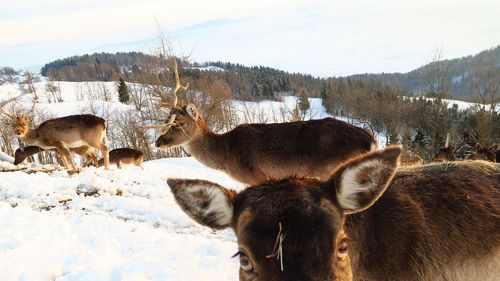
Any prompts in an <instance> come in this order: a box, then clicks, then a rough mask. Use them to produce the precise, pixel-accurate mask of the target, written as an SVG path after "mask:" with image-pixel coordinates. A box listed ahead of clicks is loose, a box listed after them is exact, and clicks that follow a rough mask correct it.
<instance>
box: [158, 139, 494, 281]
mask: <svg viewBox="0 0 500 281" xmlns="http://www.w3.org/2000/svg"><path fill="white" fill-rule="evenodd" d="M400 153H401V149H400V148H399V147H390V148H387V149H385V150H383V151H379V152H373V153H369V154H365V155H362V156H360V157H358V158H355V159H352V160H351V161H349V162H347V163H345V164H344V165H342V166H341V167H339V168H338V169H337V170H335V171H332V174H331V177H330V178H329V179H328V180H326V181H319V180H316V179H310V178H309V179H286V180H282V181H277V182H269V183H265V184H261V185H256V186H252V187H251V188H246V189H244V190H243V191H241V192H239V193H238V192H236V191H234V190H231V189H227V188H224V187H222V186H220V185H218V184H215V183H211V182H207V181H203V180H180V179H170V180H168V184H169V186H170V188H171V190H172V193H173V195H174V197H175V199H176V201H177V203H178V204H179V205H180V207H181V208H182V209H183V210H184V212H186V214H188V215H189V216H190V217H191V218H192V219H194V220H195V221H197V222H198V223H200V224H202V225H204V226H208V227H210V228H212V229H224V228H228V227H229V228H232V230H233V231H234V233H235V234H236V237H237V243H238V252H237V254H236V255H235V256H238V257H239V259H240V280H242V281H261V280H265V281H332V280H342V281H344V280H351V279H353V280H358V281H361V280H363V281H367V280H370V281H402V280H404V281H451V280H453V281H471V280H481V281H495V280H498V277H499V276H500V266H499V265H500V164H495V163H490V162H485V161H458V162H453V163H432V164H427V165H420V166H408V167H402V168H399V169H398V159H399V155H400ZM349 265H350V268H351V270H349ZM350 272H352V276H350Z"/></svg>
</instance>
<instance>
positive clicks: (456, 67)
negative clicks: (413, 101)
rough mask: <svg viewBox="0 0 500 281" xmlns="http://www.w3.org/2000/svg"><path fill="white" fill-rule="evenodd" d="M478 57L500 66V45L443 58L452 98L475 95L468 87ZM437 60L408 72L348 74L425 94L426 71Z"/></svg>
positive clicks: (355, 78)
mask: <svg viewBox="0 0 500 281" xmlns="http://www.w3.org/2000/svg"><path fill="white" fill-rule="evenodd" d="M477 59H483V61H488V62H494V63H495V64H496V65H497V66H498V67H500V45H498V46H496V47H494V48H491V49H489V50H485V51H482V52H480V53H478V54H476V55H469V56H465V57H461V58H455V59H449V60H442V61H440V62H439V63H441V64H442V66H443V68H445V69H446V71H445V72H446V73H445V80H446V82H447V83H449V84H448V85H449V91H448V93H447V95H448V96H449V97H450V98H454V99H461V100H467V101H470V100H472V99H473V98H474V97H473V96H472V94H471V93H470V91H469V90H468V89H467V85H468V82H469V79H470V77H469V71H470V70H471V68H472V67H473V65H474V62H475V61H476V60H477ZM435 63H436V62H431V63H429V64H426V65H424V66H421V67H419V68H417V69H414V70H412V71H410V72H406V73H380V74H371V73H367V74H355V75H350V76H348V77H349V78H351V79H354V80H363V81H373V82H380V83H382V84H386V85H388V86H391V87H395V88H398V89H400V90H403V91H408V92H411V93H413V94H414V95H420V94H425V93H426V92H427V90H428V82H427V81H426V80H425V78H424V77H423V76H425V73H426V72H430V71H432V70H431V69H430V68H432V67H433V64H435Z"/></svg>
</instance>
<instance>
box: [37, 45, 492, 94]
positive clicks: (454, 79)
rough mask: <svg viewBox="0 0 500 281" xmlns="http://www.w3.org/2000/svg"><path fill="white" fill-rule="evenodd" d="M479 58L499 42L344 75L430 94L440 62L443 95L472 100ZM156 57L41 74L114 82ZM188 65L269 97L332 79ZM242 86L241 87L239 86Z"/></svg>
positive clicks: (116, 58)
mask: <svg viewBox="0 0 500 281" xmlns="http://www.w3.org/2000/svg"><path fill="white" fill-rule="evenodd" d="M478 59H482V60H483V61H485V62H488V63H494V64H495V65H496V66H498V67H500V45H498V46H496V47H494V48H491V49H489V50H485V51H482V52H480V53H478V54H476V55H469V56H465V57H461V58H455V59H449V60H441V61H437V62H431V63H429V64H426V65H424V66H421V67H419V68H417V69H415V70H412V71H409V72H406V73H380V74H373V73H366V74H355V75H350V76H347V77H340V78H348V79H351V80H359V81H369V82H374V83H378V84H381V85H387V86H390V87H392V88H396V89H399V90H401V91H402V92H406V93H411V94H413V95H427V96H429V95H432V94H430V93H429V92H430V90H429V82H428V81H427V80H426V79H425V77H424V76H425V75H426V74H427V75H428V73H430V72H432V71H433V68H435V67H436V64H439V66H440V67H441V68H443V69H444V70H443V72H441V73H440V74H439V75H441V76H443V83H445V84H446V90H445V91H444V94H445V96H446V97H447V98H452V99H460V100H465V101H473V100H474V98H475V97H474V95H473V94H472V93H471V92H470V90H469V88H468V86H469V82H470V75H469V74H470V72H471V68H472V67H473V66H474V64H475V62H476V61H477V60H478ZM157 60H158V58H157V57H154V56H152V55H148V54H144V53H140V52H128V53H124V52H120V53H115V54H110V53H95V54H92V55H83V56H73V57H69V58H64V59H59V60H56V61H53V62H50V63H48V64H46V65H45V66H44V67H43V68H42V70H41V74H42V75H43V76H47V75H50V73H52V74H54V73H56V75H54V76H55V77H57V78H59V79H60V80H64V81H88V80H98V81H113V80H116V78H117V76H118V75H121V73H123V74H124V75H125V76H126V75H127V72H131V71H134V69H135V71H136V72H137V71H140V70H145V71H147V70H146V69H147V68H148V65H151V64H155V62H156V63H157ZM187 64H188V62H185V63H184V65H185V66H188V67H191V69H200V70H206V71H215V70H216V71H223V70H227V71H228V73H226V74H224V79H225V80H226V81H227V82H229V83H230V84H234V83H231V81H230V79H228V78H227V77H228V76H230V75H249V76H250V78H248V80H249V81H250V82H249V83H246V84H247V85H246V87H245V88H246V91H247V92H250V91H253V92H260V94H262V92H263V91H264V92H266V91H267V94H265V96H269V92H272V91H287V90H293V89H292V88H293V86H294V85H295V88H303V89H306V90H309V94H308V95H309V96H311V97H314V96H318V93H319V91H320V89H321V87H322V84H323V83H324V82H325V81H326V80H328V79H331V78H316V77H313V76H312V75H307V74H299V73H288V72H286V71H282V70H278V69H274V68H271V67H262V66H259V67H257V66H251V67H249V66H243V65H240V64H237V63H226V62H207V63H196V62H194V63H189V65H187ZM220 76H222V75H220ZM266 76H270V77H272V78H270V77H266ZM332 78H335V77H332ZM268 80H269V81H268ZM290 84H292V85H290ZM234 88H236V87H234ZM239 88H242V87H241V85H240V87H239ZM271 89H272V90H271Z"/></svg>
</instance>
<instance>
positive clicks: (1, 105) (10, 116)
mask: <svg viewBox="0 0 500 281" xmlns="http://www.w3.org/2000/svg"><path fill="white" fill-rule="evenodd" d="M26 94H27V93H24V94H20V95H19V96H17V97H13V98H10V99H7V100H4V101H2V102H0V114H2V115H4V116H7V117H8V118H13V117H14V115H12V114H10V113H7V112H6V111H5V110H3V109H2V107H3V106H5V105H6V104H8V103H9V102H13V101H16V100H17V99H19V98H20V97H22V96H24V95H26ZM33 106H34V105H33ZM30 111H31V110H30Z"/></svg>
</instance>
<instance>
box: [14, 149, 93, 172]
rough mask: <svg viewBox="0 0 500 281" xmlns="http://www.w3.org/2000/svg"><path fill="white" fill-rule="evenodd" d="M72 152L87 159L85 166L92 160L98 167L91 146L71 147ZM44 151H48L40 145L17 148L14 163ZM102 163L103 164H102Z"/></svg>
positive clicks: (19, 162) (17, 163) (16, 163)
mask: <svg viewBox="0 0 500 281" xmlns="http://www.w3.org/2000/svg"><path fill="white" fill-rule="evenodd" d="M69 150H70V152H71V154H73V153H76V154H78V155H80V156H82V157H84V158H85V159H86V160H85V162H84V163H83V165H82V166H83V167H85V166H87V164H88V163H90V162H91V161H92V163H94V165H95V166H96V167H98V165H99V164H98V162H97V157H96V155H95V151H94V150H93V149H91V148H90V147H89V146H86V145H85V146H81V147H75V148H70V149H69ZM42 151H46V150H44V149H42V148H41V147H39V146H33V145H32V146H27V147H25V148H23V149H21V148H18V149H16V151H15V153H14V165H19V164H21V163H22V162H23V161H24V160H25V159H26V158H28V157H30V156H32V155H34V154H37V153H40V152H42ZM48 151H57V150H56V149H55V148H52V149H49V150H48ZM101 165H102V164H101Z"/></svg>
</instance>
